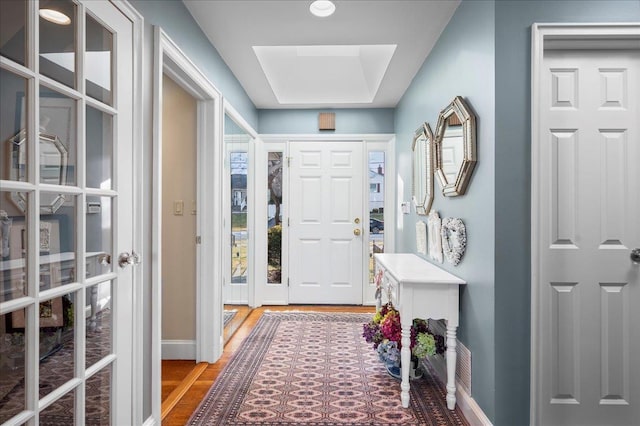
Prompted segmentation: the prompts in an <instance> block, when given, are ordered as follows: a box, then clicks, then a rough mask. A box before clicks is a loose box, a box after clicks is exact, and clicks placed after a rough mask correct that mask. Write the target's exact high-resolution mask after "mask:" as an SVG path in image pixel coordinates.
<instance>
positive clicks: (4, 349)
mask: <svg viewBox="0 0 640 426" xmlns="http://www.w3.org/2000/svg"><path fill="white" fill-rule="evenodd" d="M25 314H26V311H25V309H20V310H18V311H15V312H11V313H8V314H4V315H0V424H4V423H5V422H6V421H7V420H9V419H10V418H11V417H13V416H15V415H16V414H18V413H20V412H21V411H22V410H24V409H25V393H24V383H25V382H24V378H25V374H24V371H25V348H26V344H25V339H24V326H23V327H20V328H17V327H15V324H14V321H13V318H14V317H16V316H17V317H22V318H24V317H25Z"/></svg>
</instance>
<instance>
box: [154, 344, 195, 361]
mask: <svg viewBox="0 0 640 426" xmlns="http://www.w3.org/2000/svg"><path fill="white" fill-rule="evenodd" d="M162 359H196V341H195V340H163V341H162Z"/></svg>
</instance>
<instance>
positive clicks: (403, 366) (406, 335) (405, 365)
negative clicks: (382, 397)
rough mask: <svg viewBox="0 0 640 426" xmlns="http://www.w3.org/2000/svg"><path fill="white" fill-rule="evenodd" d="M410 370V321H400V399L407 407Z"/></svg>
mask: <svg viewBox="0 0 640 426" xmlns="http://www.w3.org/2000/svg"><path fill="white" fill-rule="evenodd" d="M410 370H411V323H408V324H405V323H404V322H403V323H402V350H401V351H400V371H401V373H402V384H401V385H400V389H401V392H400V400H401V401H402V406H403V407H404V408H408V407H409V388H410V384H409V371H410Z"/></svg>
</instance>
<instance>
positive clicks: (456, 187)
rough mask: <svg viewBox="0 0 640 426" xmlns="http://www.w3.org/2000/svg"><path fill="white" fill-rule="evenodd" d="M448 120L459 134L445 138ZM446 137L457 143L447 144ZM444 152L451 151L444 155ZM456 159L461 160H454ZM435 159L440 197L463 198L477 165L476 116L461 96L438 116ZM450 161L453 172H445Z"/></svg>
mask: <svg viewBox="0 0 640 426" xmlns="http://www.w3.org/2000/svg"><path fill="white" fill-rule="evenodd" d="M450 121H455V123H456V126H458V125H459V126H460V132H456V133H454V134H453V135H451V134H449V135H447V133H448V132H447V131H448V130H449V129H450V128H451V126H450V124H449V123H450ZM458 123H459V124H458ZM449 133H451V132H449ZM449 138H451V140H456V143H455V144H451V143H448V141H447V140H448V139H449ZM459 138H462V140H459ZM452 145H453V146H452ZM443 148H444V149H443ZM447 149H450V150H451V151H450V152H448V153H446V152H445V151H446V150H447ZM456 156H459V157H458V158H460V157H461V158H460V159H458V160H456ZM435 157H436V161H435V163H436V164H435V171H436V175H437V176H438V181H439V182H440V186H441V187H442V193H443V195H445V196H447V197H455V196H458V195H463V194H464V193H465V192H466V190H467V187H468V186H469V182H470V181H471V174H472V173H473V169H474V167H475V165H476V162H477V150H476V116H475V115H474V113H473V111H472V110H471V108H469V106H468V105H467V103H466V102H465V101H464V99H463V98H462V97H460V96H456V97H455V98H454V99H453V101H451V103H450V104H449V105H448V106H447V107H446V108H444V109H443V110H442V111H440V114H439V115H438V124H437V126H436V155H435ZM452 162H453V164H454V165H456V166H455V170H454V173H452V172H451V171H449V170H446V169H447V168H448V167H449V166H448V165H450V164H451V163H452ZM457 163H459V164H457Z"/></svg>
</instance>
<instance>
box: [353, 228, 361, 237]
mask: <svg viewBox="0 0 640 426" xmlns="http://www.w3.org/2000/svg"><path fill="white" fill-rule="evenodd" d="M353 235H355V236H358V235H360V228H356V229H354V230H353Z"/></svg>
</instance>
